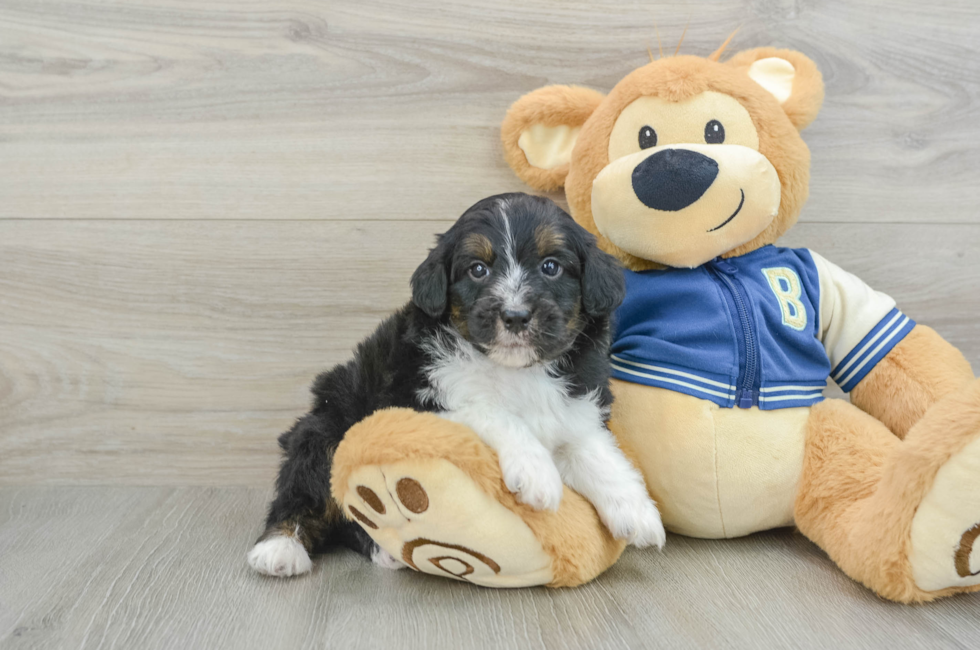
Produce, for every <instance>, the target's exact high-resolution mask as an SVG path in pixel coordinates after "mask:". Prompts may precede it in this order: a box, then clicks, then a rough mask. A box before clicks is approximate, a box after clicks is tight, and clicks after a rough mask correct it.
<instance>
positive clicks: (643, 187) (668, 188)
mask: <svg viewBox="0 0 980 650" xmlns="http://www.w3.org/2000/svg"><path fill="white" fill-rule="evenodd" d="M716 176H718V163H716V162H715V161H714V160H712V159H711V158H709V157H708V156H705V155H704V154H700V153H698V152H697V151H690V150H689V149H664V150H663V151H658V152H657V153H655V154H653V155H652V156H650V157H649V158H646V159H645V160H644V161H643V162H641V163H640V164H639V165H637V166H636V168H635V169H633V191H634V192H635V193H636V198H638V199H640V201H641V202H642V203H643V205H645V206H647V207H648V208H653V209H654V210H667V211H670V212H676V211H677V210H683V209H684V208H686V207H687V206H689V205H691V204H692V203H694V202H695V201H697V200H698V199H700V198H701V195H702V194H704V193H705V192H706V191H707V190H708V188H709V187H711V184H712V183H713V182H715V177H716Z"/></svg>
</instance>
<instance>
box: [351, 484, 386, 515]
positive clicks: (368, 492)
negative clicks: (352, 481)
mask: <svg viewBox="0 0 980 650" xmlns="http://www.w3.org/2000/svg"><path fill="white" fill-rule="evenodd" d="M357 493H358V494H359V495H360V497H361V498H362V499H364V503H366V504H368V505H369V506H370V507H371V509H372V510H374V511H375V512H376V513H378V514H379V515H383V514H384V513H385V504H383V503H381V498H380V497H379V496H378V495H377V494H375V492H374V490H372V489H371V488H369V487H367V486H366V485H358V486H357Z"/></svg>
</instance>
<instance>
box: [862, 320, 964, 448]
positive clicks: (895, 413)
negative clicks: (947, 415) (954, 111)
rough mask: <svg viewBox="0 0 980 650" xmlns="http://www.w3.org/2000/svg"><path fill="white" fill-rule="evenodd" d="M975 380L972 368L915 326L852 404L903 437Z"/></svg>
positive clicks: (938, 338)
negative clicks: (937, 405) (931, 409)
mask: <svg viewBox="0 0 980 650" xmlns="http://www.w3.org/2000/svg"><path fill="white" fill-rule="evenodd" d="M972 379H973V371H972V370H971V368H970V363H969V362H968V361H967V360H966V358H965V357H964V356H963V354H962V353H961V352H960V351H959V350H957V349H956V348H955V347H953V346H952V345H950V344H949V343H948V342H947V341H946V340H945V339H943V338H942V337H941V336H939V334H937V333H936V331H935V330H933V329H932V328H930V327H926V326H925V325H916V326H915V328H914V329H913V330H912V331H911V332H909V334H908V336H906V337H905V338H904V339H903V340H902V341H901V343H899V344H898V345H896V346H895V347H894V348H893V349H892V350H891V352H889V353H888V355H887V356H885V358H884V359H882V360H881V361H880V362H878V364H877V365H876V366H875V367H874V368H873V369H872V370H871V372H869V373H868V374H867V376H865V378H864V379H862V380H861V381H860V383H858V385H857V386H855V387H854V390H852V391H851V403H852V404H854V405H855V406H857V407H859V408H860V409H861V410H863V411H865V412H866V413H868V414H870V415H872V416H874V417H875V418H877V419H878V420H880V421H881V422H883V423H884V424H885V425H887V426H888V428H889V429H891V430H892V431H893V432H894V433H895V435H897V436H898V437H899V438H905V434H906V433H907V432H908V430H909V429H910V428H911V427H912V425H914V424H915V423H916V422H918V421H919V419H920V418H921V417H922V416H923V415H924V414H925V412H926V411H927V410H928V409H929V407H930V406H932V405H933V404H935V403H936V402H937V401H938V400H939V399H941V398H942V397H944V396H946V395H948V394H950V393H952V392H954V391H956V390H959V389H960V388H962V387H963V386H964V385H965V384H966V383H967V382H969V381H970V380H972Z"/></svg>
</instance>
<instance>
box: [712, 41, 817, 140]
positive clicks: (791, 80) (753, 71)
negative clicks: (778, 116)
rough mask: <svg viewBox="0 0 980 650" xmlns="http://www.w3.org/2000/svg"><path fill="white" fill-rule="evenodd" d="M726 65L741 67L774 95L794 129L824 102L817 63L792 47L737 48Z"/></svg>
mask: <svg viewBox="0 0 980 650" xmlns="http://www.w3.org/2000/svg"><path fill="white" fill-rule="evenodd" d="M727 65H731V66H734V67H736V68H739V69H741V70H744V71H745V72H746V74H748V76H749V78H750V79H752V81H754V82H756V83H757V84H759V85H760V86H762V87H763V88H765V89H766V90H767V91H769V93H770V94H771V95H772V96H773V97H775V98H776V100H777V101H778V102H779V103H780V104H781V105H782V107H783V110H784V111H785V112H786V115H787V116H788V117H789V119H790V121H791V122H792V123H793V125H794V126H795V127H796V128H797V129H804V128H806V126H807V125H808V124H809V123H810V122H812V121H813V119H814V118H815V117H816V116H817V113H818V112H819V111H820V105H821V104H822V103H823V77H822V76H821V75H820V71H819V70H818V69H817V65H816V64H815V63H814V62H813V61H811V60H810V59H809V58H807V57H806V56H804V55H803V54H800V53H799V52H794V51H793V50H777V49H776V48H774V47H759V48H756V49H753V50H745V51H743V52H739V53H738V54H736V55H735V56H733V57H732V58H731V59H729V60H728V62H727Z"/></svg>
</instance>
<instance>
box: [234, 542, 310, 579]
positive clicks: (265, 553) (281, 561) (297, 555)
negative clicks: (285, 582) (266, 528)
mask: <svg viewBox="0 0 980 650" xmlns="http://www.w3.org/2000/svg"><path fill="white" fill-rule="evenodd" d="M246 557H247V559H248V565H249V566H250V567H252V568H253V569H255V570H256V571H258V572H259V573H264V574H265V575H267V576H276V577H278V578H288V577H289V576H297V575H300V574H301V573H306V572H307V571H309V570H310V569H312V568H313V562H311V561H310V556H309V554H308V553H307V552H306V549H305V548H303V545H302V544H300V543H299V540H297V539H296V538H295V537H287V536H285V535H276V536H274V537H270V538H268V539H264V540H262V541H261V542H259V543H258V544H256V545H255V546H253V547H252V550H250V551H249V552H248V555H247V556H246Z"/></svg>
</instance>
